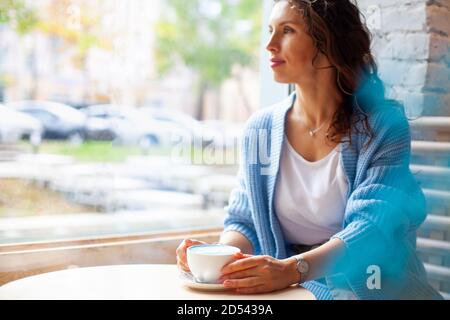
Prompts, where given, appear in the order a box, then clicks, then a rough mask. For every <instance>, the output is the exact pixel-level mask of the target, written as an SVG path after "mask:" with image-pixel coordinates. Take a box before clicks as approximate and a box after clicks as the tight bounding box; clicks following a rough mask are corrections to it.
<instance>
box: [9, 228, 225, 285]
mask: <svg viewBox="0 0 450 320" xmlns="http://www.w3.org/2000/svg"><path fill="white" fill-rule="evenodd" d="M221 231H222V229H221V228H212V229H205V230H184V231H167V232H155V233H147V234H140V235H124V236H112V237H100V238H90V239H78V240H62V241H51V242H34V243H21V244H4V245H0V285H3V284H5V283H7V282H10V281H13V280H17V279H20V278H23V277H27V276H31V275H35V274H39V273H44V272H50V271H57V270H63V269H67V268H73V267H88V266H99V265H114V264H155V263H162V264H174V263H176V256H175V250H176V248H177V246H178V245H179V243H180V242H181V241H182V240H183V239H185V238H195V239H199V240H203V241H206V242H216V241H217V240H218V239H219V236H220V233H221Z"/></svg>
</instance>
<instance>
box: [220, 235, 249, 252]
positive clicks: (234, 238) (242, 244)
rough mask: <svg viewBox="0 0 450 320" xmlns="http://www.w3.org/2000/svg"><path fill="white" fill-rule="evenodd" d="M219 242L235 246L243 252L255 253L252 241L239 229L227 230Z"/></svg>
mask: <svg viewBox="0 0 450 320" xmlns="http://www.w3.org/2000/svg"><path fill="white" fill-rule="evenodd" d="M219 243H222V244H227V245H230V246H235V247H238V248H239V249H241V251H242V253H246V254H253V248H252V244H251V243H250V241H249V240H248V239H247V238H246V237H245V236H244V235H243V234H242V233H239V232H237V231H227V232H224V233H222V235H221V236H220V240H219Z"/></svg>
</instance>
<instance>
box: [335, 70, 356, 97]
mask: <svg viewBox="0 0 450 320" xmlns="http://www.w3.org/2000/svg"><path fill="white" fill-rule="evenodd" d="M340 74H341V73H340V72H339V71H338V72H337V83H338V86H339V89H341V91H342V92H344V93H345V94H346V95H349V96H351V95H353V94H352V93H349V92H347V91H345V90H344V88H343V87H342V85H341V79H340V77H339V75H340Z"/></svg>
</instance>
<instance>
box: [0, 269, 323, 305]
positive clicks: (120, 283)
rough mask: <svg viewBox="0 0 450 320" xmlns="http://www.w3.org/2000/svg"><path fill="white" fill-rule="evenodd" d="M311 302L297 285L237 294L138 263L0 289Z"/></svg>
mask: <svg viewBox="0 0 450 320" xmlns="http://www.w3.org/2000/svg"><path fill="white" fill-rule="evenodd" d="M11 299H12V300H14V299H25V300H27V299H49V300H54V299H55V300H56V299H57V300H72V299H73V300H79V299H83V300H91V299H94V300H97V299H98V300H110V299H112V300H129V299H133V300H135V299H136V300H137V299H139V300H142V299H146V300H230V299H235V300H236V299H239V300H241V299H242V300H247V299H251V300H314V299H315V298H314V295H313V294H312V293H311V292H309V291H308V290H306V289H305V288H303V287H301V286H292V287H289V288H286V289H284V290H281V291H276V292H272V293H267V294H256V295H238V294H236V293H234V292H233V291H231V290H228V291H201V290H198V289H192V288H190V287H188V286H186V280H183V279H182V277H181V276H180V272H179V271H178V269H177V267H176V265H172V264H170V265H169V264H142V265H111V266H100V267H88V268H74V269H66V270H61V271H55V272H49V273H42V274H39V275H35V276H31V277H27V278H23V279H19V280H16V281H12V282H9V283H7V284H5V285H3V286H2V287H0V300H11Z"/></svg>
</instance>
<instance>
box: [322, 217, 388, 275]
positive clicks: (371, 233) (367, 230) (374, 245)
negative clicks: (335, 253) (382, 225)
mask: <svg viewBox="0 0 450 320" xmlns="http://www.w3.org/2000/svg"><path fill="white" fill-rule="evenodd" d="M336 238H337V239H340V240H341V241H342V242H344V244H345V247H346V249H347V250H346V251H347V252H346V255H345V256H346V259H348V260H347V261H346V262H345V265H347V266H350V265H354V264H359V265H361V264H363V265H371V264H376V263H377V262H378V261H379V259H380V258H382V257H383V255H384V254H385V253H386V251H385V249H386V245H387V243H386V240H385V238H384V237H383V235H382V233H381V232H380V231H379V230H378V228H377V227H376V226H375V225H374V224H373V223H371V222H370V221H369V220H366V219H358V220H354V221H352V222H351V223H349V224H348V225H347V227H346V228H345V229H344V230H342V231H340V232H338V233H337V234H335V235H334V236H332V237H331V239H336Z"/></svg>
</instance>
